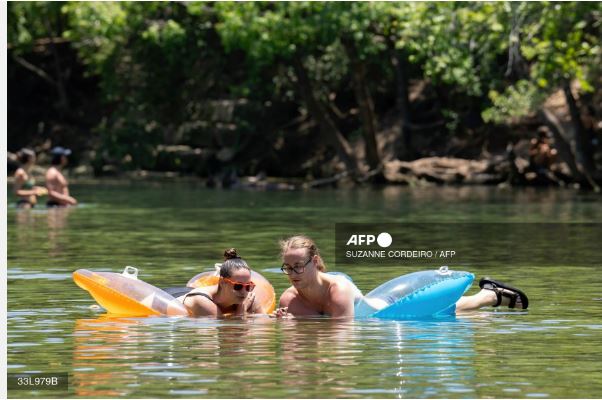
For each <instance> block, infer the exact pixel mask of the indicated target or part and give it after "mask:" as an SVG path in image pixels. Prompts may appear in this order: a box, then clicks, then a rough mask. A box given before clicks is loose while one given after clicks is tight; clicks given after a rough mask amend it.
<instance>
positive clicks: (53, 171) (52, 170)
mask: <svg viewBox="0 0 602 400" xmlns="http://www.w3.org/2000/svg"><path fill="white" fill-rule="evenodd" d="M57 172H58V171H57V170H56V168H54V167H50V168H48V170H47V171H46V180H52V179H55V178H56V173H57Z"/></svg>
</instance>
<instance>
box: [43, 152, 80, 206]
mask: <svg viewBox="0 0 602 400" xmlns="http://www.w3.org/2000/svg"><path fill="white" fill-rule="evenodd" d="M50 153H51V154H52V161H51V164H52V165H51V167H50V168H48V171H46V189H48V201H47V202H46V206H47V207H66V206H75V205H77V200H76V199H75V198H74V197H72V196H71V195H70V194H69V183H68V182H67V179H65V177H64V176H63V173H62V172H61V170H62V169H63V168H64V167H65V166H66V165H67V163H68V162H69V160H68V158H67V157H69V155H70V154H71V150H69V149H65V148H63V147H60V146H57V147H55V148H53V149H52V150H51V152H50Z"/></svg>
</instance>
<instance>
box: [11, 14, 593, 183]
mask: <svg viewBox="0 0 602 400" xmlns="http://www.w3.org/2000/svg"><path fill="white" fill-rule="evenodd" d="M8 24H9V26H8V34H9V37H8V42H9V132H8V134H9V149H10V147H18V146H21V145H25V144H34V145H35V144H39V143H36V141H38V142H40V141H41V140H43V139H48V138H49V139H51V140H53V141H54V142H56V141H59V140H60V141H62V142H65V143H64V144H67V145H72V146H75V147H77V148H78V150H93V151H94V152H93V154H94V156H93V160H92V162H93V163H94V164H95V167H96V171H97V172H102V171H103V168H104V167H105V166H107V165H113V166H116V167H117V168H119V169H124V168H148V169H180V170H182V171H185V172H194V173H197V174H200V175H207V174H213V173H217V172H220V171H221V172H223V171H226V170H228V171H235V172H236V173H239V174H255V173H258V172H260V171H265V172H267V173H268V174H271V175H284V176H325V175H331V174H333V173H336V172H340V171H341V170H342V169H344V170H347V171H349V172H351V173H352V175H354V176H356V177H358V176H362V175H363V174H365V173H367V171H368V170H373V171H374V170H378V169H379V168H381V166H382V162H383V161H386V160H390V159H395V158H400V159H414V158H417V157H421V156H427V155H446V154H452V153H453V154H455V155H460V156H464V157H473V158H474V157H481V156H482V154H481V150H482V149H481V148H482V147H485V148H486V147H487V144H488V143H489V144H491V143H494V142H495V143H498V144H500V146H498V148H495V147H491V148H487V149H486V151H487V152H488V153H490V152H495V151H499V150H500V149H504V148H505V145H506V142H516V141H517V140H518V139H517V137H516V135H512V134H511V133H510V134H509V133H508V131H509V130H511V129H509V128H511V127H512V126H514V125H515V124H516V123H519V122H520V121H521V119H524V118H530V117H534V116H535V117H537V116H538V115H540V116H541V115H548V116H549V115H550V114H541V111H542V110H544V111H545V109H546V108H547V107H548V106H547V105H546V100H547V99H549V98H550V96H551V95H553V94H555V93H561V94H563V95H564V97H565V104H566V110H567V112H566V115H562V112H560V113H559V110H552V111H551V112H553V111H556V113H557V114H552V115H556V116H557V117H558V118H559V119H560V121H561V122H565V124H564V127H565V128H564V130H563V131H562V132H561V137H560V139H562V137H564V138H566V140H567V141H569V142H571V141H573V142H575V145H574V146H573V148H574V154H573V156H574V157H575V159H576V160H577V162H578V163H580V165H582V166H583V168H582V170H583V171H584V172H586V173H589V174H595V172H596V169H597V164H599V163H600V161H599V160H597V159H596V153H597V150H599V148H596V143H598V142H599V137H600V130H601V129H600V125H599V121H600V120H601V119H602V116H601V111H602V110H601V108H602V107H601V103H602V99H601V97H602V96H601V94H600V90H599V88H600V80H601V76H602V71H601V67H600V65H602V62H601V61H602V60H601V51H600V37H601V30H602V27H601V24H602V3H599V2H593V3H588V2H583V3H581V2H562V3H555V2H543V3H540V2H535V3H531V2H524V3H523V2H491V3H489V2H449V3H448V2H441V3H439V2H419V3H411V2H410V3H406V2H404V3H396V2H351V3H339V2H290V3H289V2H274V3H270V2H257V3H255V2H246V3H229V2H221V3H211V2H62V3H56V2H10V3H8ZM548 108H549V107H548ZM584 121H585V122H584ZM587 121H590V123H587ZM591 121H593V122H591ZM539 123H540V124H546V123H550V120H549V119H547V120H546V118H540V119H539ZM557 125H558V126H560V127H561V128H562V126H563V125H562V124H557ZM385 130H387V131H392V132H394V140H393V142H392V143H390V144H391V146H387V145H381V146H379V145H378V142H379V141H383V140H384V139H382V138H381V136H382V134H381V132H382V131H385ZM504 132H505V133H504ZM495 135H498V136H499V135H505V136H504V137H503V138H500V137H497V138H496V137H494V136H495ZM526 135H527V137H529V135H532V136H533V135H535V132H534V131H532V132H531V133H529V132H527V133H526ZM562 135H564V136H562ZM454 139H455V141H454ZM387 143H388V142H387ZM450 143H465V144H464V145H463V147H462V146H460V147H461V148H457V146H456V148H454V147H453V146H452V145H450ZM176 145H178V146H189V147H185V148H183V149H200V150H197V151H196V153H195V152H194V151H193V152H192V153H190V154H188V156H187V155H186V154H187V153H186V152H185V151H183V152H180V153H177V154H178V155H177V156H175V158H174V157H173V156H170V155H169V154H170V153H169V152H166V150H165V149H168V148H173V147H174V146H176ZM169 146H171V147H169ZM491 146H493V145H491ZM11 150H14V148H12V149H11ZM195 154H196V156H195ZM199 154H200V155H199ZM569 156H570V155H569ZM186 157H189V159H190V160H189V161H187V158H186ZM333 160H339V161H341V162H342V163H341V164H337V163H333V162H332V161H333Z"/></svg>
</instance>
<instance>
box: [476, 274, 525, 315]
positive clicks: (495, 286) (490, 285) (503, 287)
mask: <svg viewBox="0 0 602 400" xmlns="http://www.w3.org/2000/svg"><path fill="white" fill-rule="evenodd" d="M479 287H480V288H481V289H487V290H493V292H494V293H495V295H496V296H497V303H495V305H494V307H499V306H500V305H501V304H502V296H503V297H506V298H508V299H510V304H508V308H514V307H515V306H516V300H518V299H519V298H520V301H521V303H522V308H523V310H526V309H527V307H529V298H528V297H527V295H526V294H525V293H524V292H523V291H522V290H520V289H517V288H515V287H512V286H510V285H507V284H505V283H503V282H500V281H495V280H493V279H491V278H481V280H480V281H479ZM509 292H511V293H509Z"/></svg>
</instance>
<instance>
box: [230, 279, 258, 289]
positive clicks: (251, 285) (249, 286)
mask: <svg viewBox="0 0 602 400" xmlns="http://www.w3.org/2000/svg"><path fill="white" fill-rule="evenodd" d="M222 279H223V280H224V281H225V282H227V283H229V284H231V285H232V288H233V289H234V290H236V291H239V290H243V288H244V289H246V290H247V292H252V291H253V289H255V284H254V283H253V282H247V283H242V282H236V281H233V280H232V279H228V278H222Z"/></svg>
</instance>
